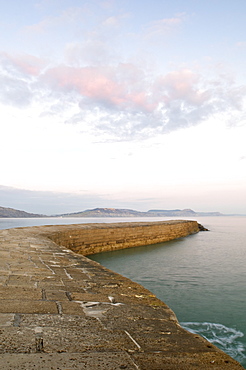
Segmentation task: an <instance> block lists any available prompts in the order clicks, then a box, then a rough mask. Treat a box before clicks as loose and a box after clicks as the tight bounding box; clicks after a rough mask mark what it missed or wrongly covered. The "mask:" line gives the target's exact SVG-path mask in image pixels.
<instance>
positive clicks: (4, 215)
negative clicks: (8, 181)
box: [0, 207, 44, 218]
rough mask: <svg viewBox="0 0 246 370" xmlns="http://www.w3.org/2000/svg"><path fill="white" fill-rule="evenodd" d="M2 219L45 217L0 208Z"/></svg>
mask: <svg viewBox="0 0 246 370" xmlns="http://www.w3.org/2000/svg"><path fill="white" fill-rule="evenodd" d="M0 217H2V218H31V217H44V216H43V215H38V214H34V213H28V212H25V211H19V210H17V209H13V208H5V207H0Z"/></svg>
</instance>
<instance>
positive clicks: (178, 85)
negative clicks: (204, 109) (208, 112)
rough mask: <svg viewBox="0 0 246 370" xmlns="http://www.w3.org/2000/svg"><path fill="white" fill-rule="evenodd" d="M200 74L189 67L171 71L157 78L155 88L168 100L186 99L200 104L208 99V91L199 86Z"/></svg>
mask: <svg viewBox="0 0 246 370" xmlns="http://www.w3.org/2000/svg"><path fill="white" fill-rule="evenodd" d="M199 83H200V76H199V75H198V74H196V73H194V72H192V71H191V70H189V69H183V70H180V71H174V72H170V73H168V74H167V75H165V76H162V77H160V78H159V79H157V81H156V84H155V89H156V90H157V91H159V92H160V93H161V94H163V97H164V100H165V101H166V102H169V101H172V100H178V99H181V100H184V101H187V102H188V103H191V104H194V105H199V104H203V103H204V101H205V100H207V99H208V97H209V96H208V92H205V91H202V90H201V88H199Z"/></svg>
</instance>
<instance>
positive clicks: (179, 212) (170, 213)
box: [0, 207, 225, 218]
mask: <svg viewBox="0 0 246 370" xmlns="http://www.w3.org/2000/svg"><path fill="white" fill-rule="evenodd" d="M198 216H200V217H201V216H225V215H223V214H222V213H220V212H195V211H193V210H192V209H173V210H162V209H152V210H149V211H147V212H139V211H135V210H133V209H118V208H94V209H87V210H85V211H80V212H74V213H64V214H59V215H53V216H45V215H40V214H35V213H28V212H25V211H19V210H17V209H13V208H5V207H0V218H1V217H4V218H7V217H8V218H31V217H33V218H34V217H64V218H66V217H198Z"/></svg>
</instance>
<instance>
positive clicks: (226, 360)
mask: <svg viewBox="0 0 246 370" xmlns="http://www.w3.org/2000/svg"><path fill="white" fill-rule="evenodd" d="M39 230H44V229H42V227H36V228H27V229H10V230H3V231H0V369H18V370H21V369H45V370H46V369H56V370H58V369H60V370H61V369H62V370H65V369H66V370H68V369H90V370H94V369H100V370H102V369H107V370H117V369H127V370H136V369H141V370H142V369H146V370H154V369H159V370H165V369H168V370H169V369H170V370H171V369H175V370H177V369H178V370H179V369H181V370H182V369H187V370H190V369H199V370H203V369H221V370H222V369H223V370H224V369H228V370H232V369H242V367H241V366H240V365H239V364H238V363H237V362H236V361H234V360H233V359H232V358H230V357H229V356H227V355H226V354H224V353H223V352H221V351H219V350H218V349H217V348H216V347H214V346H213V345H211V344H210V343H208V342H207V341H205V340H204V339H202V338H201V337H199V336H197V335H192V334H190V333H188V332H186V331H185V330H183V329H182V328H181V327H180V326H179V325H178V323H177V321H176V318H175V315H174V314H173V312H172V311H171V310H170V309H169V308H168V307H167V306H166V305H165V304H164V303H163V302H161V301H160V300H158V299H157V298H156V297H155V296H154V295H153V294H151V293H150V292H149V291H148V290H146V289H145V288H143V287H141V286H140V285H138V284H135V283H133V282H132V281H130V280H128V279H126V278H123V277H122V276H120V275H118V274H116V273H114V272H112V271H110V270H107V269H106V268H104V267H102V266H100V265H99V264H97V263H96V262H93V261H91V260H89V259H87V258H86V257H84V256H81V255H77V254H75V253H73V252H72V251H70V250H68V249H66V248H63V247H59V246H57V245H56V244H55V243H54V242H52V241H51V240H49V239H48V238H47V237H46V236H45V235H44V233H43V231H42V232H40V233H39Z"/></svg>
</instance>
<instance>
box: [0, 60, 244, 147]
mask: <svg viewBox="0 0 246 370" xmlns="http://www.w3.org/2000/svg"><path fill="white" fill-rule="evenodd" d="M0 68H1V69H0V71H1V72H0V82H1V85H0V101H1V102H2V103H4V104H10V105H11V104H12V105H14V106H18V107H26V106H28V105H30V104H31V103H33V102H35V104H36V106H38V107H39V109H40V117H45V116H47V115H49V114H51V115H52V114H58V115H59V117H60V119H63V122H64V123H67V124H76V125H79V128H80V130H81V132H84V131H85V130H88V131H89V132H90V133H91V134H92V135H93V136H103V135H106V137H107V138H108V139H109V138H110V140H117V141H118V140H135V139H139V138H145V137H149V136H150V135H152V136H153V135H157V134H164V133H167V132H171V131H174V130H177V129H180V128H186V127H190V126H193V125H197V124H199V123H201V122H203V121H204V120H206V119H209V118H210V117H212V116H214V115H215V114H223V115H224V117H225V119H227V120H228V123H229V124H230V125H238V124H245V114H244V113H243V112H244V104H245V98H246V86H244V85H242V86H237V85H236V84H235V83H234V81H233V80H232V79H230V78H229V77H228V76H227V75H226V74H224V75H221V76H217V78H216V79H214V80H212V79H208V78H206V76H204V74H202V73H198V72H195V71H192V70H191V69H189V68H185V69H179V70H174V71H171V72H169V73H166V74H163V75H156V74H155V72H154V71H147V70H146V69H145V68H144V66H140V65H136V64H134V63H117V64H116V63H113V64H110V63H109V64H106V65H100V64H99V65H93V66H92V65H88V66H84V67H83V66H69V65H67V64H60V65H53V66H51V65H50V66H49V65H48V64H47V63H46V61H45V60H43V59H41V58H37V57H35V56H32V55H26V54H25V55H22V56H20V55H18V56H12V55H7V54H2V55H1V59H0ZM70 108H71V112H70V115H68V114H66V115H65V114H64V113H65V112H67V113H68V111H69V109H70ZM62 117H63V118H62ZM233 120H234V121H233Z"/></svg>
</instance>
